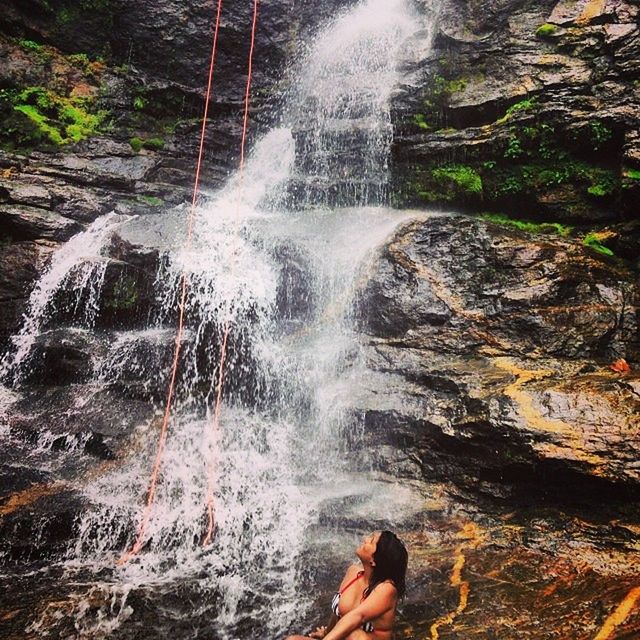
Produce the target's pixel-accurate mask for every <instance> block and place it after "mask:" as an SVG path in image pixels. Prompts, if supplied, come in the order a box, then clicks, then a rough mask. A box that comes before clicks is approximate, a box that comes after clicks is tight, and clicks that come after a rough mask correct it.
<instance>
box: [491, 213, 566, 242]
mask: <svg viewBox="0 0 640 640" xmlns="http://www.w3.org/2000/svg"><path fill="white" fill-rule="evenodd" d="M480 217H481V218H482V219H484V220H488V221H489V222H493V223H494V224H500V225H502V226H505V227H511V228H512V229H519V230H520V231H526V232H527V233H535V234H540V233H546V234H554V235H558V236H563V237H566V236H568V235H570V234H571V232H572V231H573V227H569V226H567V225H564V224H560V223H559V222H532V221H531V220H520V219H517V218H510V217H509V216H507V215H504V214H500V213H486V214H484V215H482V216H480Z"/></svg>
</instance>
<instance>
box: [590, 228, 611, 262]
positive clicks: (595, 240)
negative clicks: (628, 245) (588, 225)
mask: <svg viewBox="0 0 640 640" xmlns="http://www.w3.org/2000/svg"><path fill="white" fill-rule="evenodd" d="M582 244H583V245H585V247H590V248H591V249H593V250H594V251H597V252H598V253H601V254H602V255H605V256H613V255H615V254H614V253H613V251H611V249H609V247H605V246H604V245H603V244H602V236H601V235H600V234H598V233H597V232H596V231H592V232H590V233H588V234H587V235H586V236H585V237H584V239H583V240H582Z"/></svg>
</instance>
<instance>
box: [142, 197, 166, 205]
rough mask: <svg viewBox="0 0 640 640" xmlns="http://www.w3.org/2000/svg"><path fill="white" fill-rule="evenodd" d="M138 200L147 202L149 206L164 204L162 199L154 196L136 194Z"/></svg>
mask: <svg viewBox="0 0 640 640" xmlns="http://www.w3.org/2000/svg"><path fill="white" fill-rule="evenodd" d="M138 200H139V201H140V202H144V203H145V204H148V205H149V206H150V207H161V206H162V205H163V204H164V200H161V199H160V198H156V197H155V196H138Z"/></svg>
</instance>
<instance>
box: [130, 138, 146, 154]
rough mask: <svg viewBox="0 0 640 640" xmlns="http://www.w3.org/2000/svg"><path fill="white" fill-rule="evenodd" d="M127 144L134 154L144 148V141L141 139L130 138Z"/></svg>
mask: <svg viewBox="0 0 640 640" xmlns="http://www.w3.org/2000/svg"><path fill="white" fill-rule="evenodd" d="M129 144H130V145H131V148H132V149H133V150H134V151H135V152H136V153H139V152H140V150H141V149H142V147H143V146H144V140H143V139H142V138H136V137H134V138H131V140H129Z"/></svg>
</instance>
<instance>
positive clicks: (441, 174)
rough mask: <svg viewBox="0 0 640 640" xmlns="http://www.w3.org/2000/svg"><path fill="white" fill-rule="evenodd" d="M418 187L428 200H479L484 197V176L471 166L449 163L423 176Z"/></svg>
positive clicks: (423, 196) (422, 195)
mask: <svg viewBox="0 0 640 640" xmlns="http://www.w3.org/2000/svg"><path fill="white" fill-rule="evenodd" d="M417 189H418V194H419V195H420V197H421V198H422V199H424V200H426V201H427V202H453V201H459V200H462V201H469V200H478V199H481V198H482V191H483V187H482V177H481V176H480V174H479V173H478V172H477V171H476V170H475V169H473V168H472V167H470V166H467V165H461V164H448V165H444V166H441V167H435V168H432V169H431V170H430V171H428V172H426V173H425V174H424V175H423V176H421V179H420V182H419V185H418V187H417Z"/></svg>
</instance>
